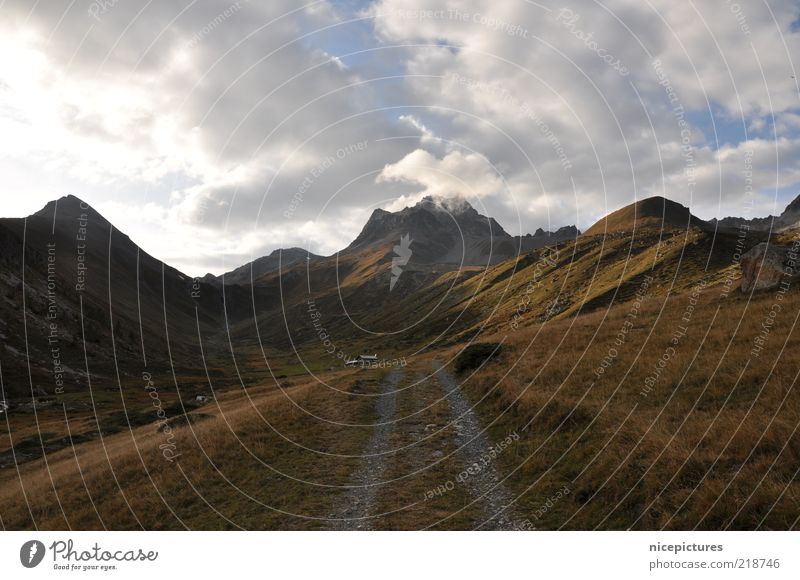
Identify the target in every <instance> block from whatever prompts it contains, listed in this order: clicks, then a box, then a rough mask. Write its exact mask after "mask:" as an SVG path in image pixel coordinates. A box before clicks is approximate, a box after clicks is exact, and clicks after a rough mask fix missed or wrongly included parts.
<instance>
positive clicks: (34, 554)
mask: <svg viewBox="0 0 800 580" xmlns="http://www.w3.org/2000/svg"><path fill="white" fill-rule="evenodd" d="M44 553H45V548H44V544H43V543H41V542H40V541H38V540H31V541H30V542H25V543H24V544H22V548H20V549H19V561H20V562H22V565H23V566H25V567H26V568H36V566H38V565H39V564H41V563H42V560H44Z"/></svg>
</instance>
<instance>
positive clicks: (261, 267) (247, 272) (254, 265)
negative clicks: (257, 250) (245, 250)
mask: <svg viewBox="0 0 800 580" xmlns="http://www.w3.org/2000/svg"><path fill="white" fill-rule="evenodd" d="M321 258H322V256H318V255H316V254H312V253H311V252H309V251H308V250H303V249H302V248H288V249H279V250H275V251H273V252H272V253H271V254H269V255H268V256H262V257H261V258H257V259H255V260H253V261H252V262H249V263H247V264H244V265H243V266H239V267H238V268H236V269H234V270H231V271H230V272H228V273H226V274H223V275H222V276H214V275H213V274H207V275H206V276H205V277H204V278H203V279H202V280H203V281H204V282H207V283H209V284H214V283H218V284H222V283H224V284H225V285H231V284H239V285H247V284H251V283H252V282H253V280H256V279H257V278H260V277H261V276H263V275H264V274H268V273H270V272H276V271H278V270H283V269H287V268H289V267H291V266H294V265H295V264H305V263H306V262H312V261H314V260H319V259H321Z"/></svg>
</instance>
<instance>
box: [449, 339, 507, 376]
mask: <svg viewBox="0 0 800 580" xmlns="http://www.w3.org/2000/svg"><path fill="white" fill-rule="evenodd" d="M504 349H505V347H504V346H503V345H502V344H499V343H496V342H484V343H480V344H471V345H469V346H468V347H467V348H465V349H464V350H462V351H461V353H460V354H459V355H458V356H457V357H456V361H455V369H456V372H457V373H462V372H464V371H468V370H472V369H476V368H478V367H479V366H481V365H482V364H483V363H485V362H486V361H489V360H491V359H493V358H495V357H497V356H499V355H500V353H501V352H502V351H503V350H504Z"/></svg>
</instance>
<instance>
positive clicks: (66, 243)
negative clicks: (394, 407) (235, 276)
mask: <svg viewBox="0 0 800 580" xmlns="http://www.w3.org/2000/svg"><path fill="white" fill-rule="evenodd" d="M0 256H2V258H0V296H1V297H2V299H1V300H0V338H2V344H3V345H2V347H0V357H2V359H1V360H2V370H3V378H4V383H5V387H4V390H5V391H6V393H5V396H6V397H8V396H13V395H19V394H22V393H26V392H27V393H28V394H30V393H31V392H33V393H38V394H39V395H50V396H52V395H54V394H62V393H63V392H64V389H63V388H62V387H66V392H69V391H70V389H72V390H73V391H74V390H75V389H77V390H79V391H80V390H81V389H85V388H87V387H88V385H89V380H88V379H89V378H90V376H91V377H94V378H95V379H96V382H97V383H100V382H103V383H104V386H105V387H110V386H112V385H113V383H114V382H115V381H116V380H117V378H119V377H122V376H125V375H127V374H131V375H134V376H135V375H140V374H141V373H142V372H143V371H144V370H147V369H150V370H153V369H156V368H169V367H170V366H172V367H174V368H191V367H192V366H195V365H196V360H197V357H198V356H199V355H200V351H199V349H198V344H197V342H198V336H199V335H200V334H202V333H211V332H218V328H219V324H220V321H221V320H222V311H223V309H222V305H223V301H222V297H221V294H220V292H219V291H218V290H216V289H214V288H213V287H210V286H207V285H204V284H199V283H197V282H196V281H194V280H192V279H191V278H190V277H188V276H186V275H184V274H182V273H181V272H179V271H178V270H176V269H174V268H172V267H170V266H167V265H166V264H163V263H162V262H160V261H159V260H157V259H155V258H153V257H152V256H150V255H149V254H147V253H146V252H144V251H142V250H141V249H140V248H139V247H138V246H137V245H136V244H135V243H133V242H132V241H131V240H130V238H129V237H128V236H126V235H125V234H124V233H122V232H121V231H119V230H117V229H116V228H115V227H114V226H113V225H111V224H110V223H109V222H108V220H107V219H105V218H104V217H103V216H102V215H101V214H100V213H99V212H97V211H96V210H95V209H94V208H92V207H91V206H90V205H88V204H87V203H85V202H83V201H82V200H80V199H78V198H77V197H74V196H66V197H62V198H61V199H59V200H57V201H53V202H50V203H48V204H47V205H46V206H45V207H44V208H43V209H41V210H40V211H38V212H36V213H35V214H33V215H31V216H29V217H27V218H12V219H0ZM87 368H88V371H87ZM101 378H102V379H103V380H102V381H101ZM106 381H109V382H110V383H111V384H110V385H109V382H106ZM117 388H118V387H117ZM0 398H2V397H0Z"/></svg>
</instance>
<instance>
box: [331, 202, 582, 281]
mask: <svg viewBox="0 0 800 580" xmlns="http://www.w3.org/2000/svg"><path fill="white" fill-rule="evenodd" d="M578 233H579V232H578V230H577V229H576V228H575V227H574V226H571V227H566V228H561V229H559V230H557V231H556V232H554V233H551V232H545V231H544V230H541V229H539V230H538V231H537V232H536V234H534V235H532V236H531V235H527V236H511V235H509V234H508V233H507V232H506V231H505V230H504V229H503V228H502V227H501V226H500V224H498V223H497V221H496V220H495V219H494V218H491V217H486V216H484V215H481V214H480V213H478V211H477V210H476V209H475V208H474V207H472V205H470V204H469V202H467V201H466V200H464V199H461V198H456V199H447V198H438V197H433V196H428V197H425V198H423V199H422V200H421V201H420V202H418V203H417V204H416V205H414V206H411V207H406V208H404V209H402V210H400V211H398V212H394V213H391V212H388V211H385V210H382V209H376V210H375V211H374V212H373V213H372V215H371V216H370V218H369V220H368V221H367V223H366V225H365V226H364V228H363V229H362V230H361V233H360V234H359V235H358V237H357V238H356V239H355V240H354V241H353V243H352V244H350V246H348V247H347V248H346V249H345V250H344V251H343V252H342V253H344V254H347V253H352V252H355V251H358V250H360V249H362V248H364V247H367V246H385V247H389V246H392V247H393V246H394V244H397V243H398V241H399V240H400V239H401V238H402V237H403V236H409V237H410V239H411V240H413V245H412V246H411V250H412V257H411V260H413V261H414V262H416V263H423V264H461V265H464V266H485V265H487V264H495V263H498V262H500V261H502V260H505V259H508V258H510V257H512V256H516V255H517V254H519V253H520V252H521V251H522V252H524V251H529V250H532V249H535V248H537V247H542V246H545V245H549V244H554V243H558V242H560V241H565V240H568V239H574V238H575V237H576V236H577V235H578Z"/></svg>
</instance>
